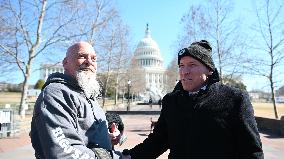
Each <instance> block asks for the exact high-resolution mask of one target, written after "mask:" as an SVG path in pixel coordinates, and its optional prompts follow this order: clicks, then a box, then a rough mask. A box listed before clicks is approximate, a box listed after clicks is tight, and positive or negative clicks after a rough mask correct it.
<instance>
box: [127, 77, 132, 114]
mask: <svg viewBox="0 0 284 159" xmlns="http://www.w3.org/2000/svg"><path fill="white" fill-rule="evenodd" d="M130 84H131V81H130V80H128V82H127V111H129V110H130Z"/></svg>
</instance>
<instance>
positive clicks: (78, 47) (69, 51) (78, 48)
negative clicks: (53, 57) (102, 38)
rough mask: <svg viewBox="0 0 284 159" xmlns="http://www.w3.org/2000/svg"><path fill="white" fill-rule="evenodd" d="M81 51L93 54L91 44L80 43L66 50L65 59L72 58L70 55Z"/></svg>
mask: <svg viewBox="0 0 284 159" xmlns="http://www.w3.org/2000/svg"><path fill="white" fill-rule="evenodd" d="M82 49H83V50H89V51H93V52H95V51H94V49H93V47H92V45H91V44H89V43H88V42H85V41H81V42H77V43H75V44H73V45H72V46H70V47H69V48H68V49H67V52H66V57H68V56H72V54H76V53H78V52H80V51H81V50H82Z"/></svg>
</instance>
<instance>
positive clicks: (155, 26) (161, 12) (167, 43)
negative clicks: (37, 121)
mask: <svg viewBox="0 0 284 159" xmlns="http://www.w3.org/2000/svg"><path fill="white" fill-rule="evenodd" d="M202 2H206V1H202ZM116 3H117V7H118V10H119V12H120V14H121V17H122V19H123V21H124V22H125V23H126V24H127V25H128V26H129V28H130V31H131V38H132V39H131V40H132V45H133V47H134V48H133V49H132V51H134V49H135V47H136V45H137V44H138V43H139V41H140V40H141V39H142V38H143V37H144V33H145V27H146V24H147V23H148V24H149V29H150V31H151V35H152V38H153V39H154V40H155V41H156V42H157V43H158V45H159V48H160V51H161V55H162V56H163V58H164V66H165V67H166V66H167V65H168V64H169V62H170V61H171V60H172V59H173V58H176V57H175V56H177V53H176V50H175V49H176V47H175V46H174V44H175V41H176V40H177V37H178V35H179V34H180V33H181V31H182V30H183V26H182V24H181V23H180V20H181V17H182V16H183V15H184V14H185V13H186V12H187V11H188V8H189V7H190V6H191V5H193V4H198V3H200V1H198V0H177V1H172V0H143V1H141V0H140V1H139V0H117V1H116ZM250 5H251V3H250V2H247V1H246V2H245V1H243V0H239V1H236V2H235V9H234V10H233V13H234V14H235V15H236V16H242V14H243V15H245V17H246V18H248V19H249V18H250V16H252V15H251V13H250V10H249V8H250V7H249V6H250ZM248 21H250V20H248ZM252 79H253V80H252ZM243 80H244V81H243V82H244V83H245V84H246V85H247V89H248V90H251V89H253V88H259V89H263V88H264V82H263V81H265V80H264V79H263V78H260V77H253V78H251V77H244V78H243Z"/></svg>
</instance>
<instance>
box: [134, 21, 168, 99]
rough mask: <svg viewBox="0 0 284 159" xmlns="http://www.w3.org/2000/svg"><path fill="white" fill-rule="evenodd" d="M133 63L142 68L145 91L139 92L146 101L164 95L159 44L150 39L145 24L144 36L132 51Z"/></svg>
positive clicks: (147, 27) (163, 77)
mask: <svg viewBox="0 0 284 159" xmlns="http://www.w3.org/2000/svg"><path fill="white" fill-rule="evenodd" d="M133 58H134V61H135V62H134V63H136V64H137V65H138V67H140V69H142V70H143V73H144V75H142V77H145V81H144V82H143V83H144V84H145V91H144V92H142V94H141V93H140V96H142V98H143V100H144V101H145V102H146V101H148V100H149V99H150V98H152V99H153V101H158V100H159V99H160V98H162V97H163V96H164V93H163V88H164V81H165V75H164V72H165V68H164V67H163V62H164V61H163V58H162V56H161V53H160V49H159V46H158V45H157V43H156V42H155V41H154V40H153V39H152V37H151V34H150V30H149V26H148V24H147V26H146V30H145V36H144V38H143V39H141V40H140V42H139V43H138V45H137V48H136V49H135V52H134V57H133Z"/></svg>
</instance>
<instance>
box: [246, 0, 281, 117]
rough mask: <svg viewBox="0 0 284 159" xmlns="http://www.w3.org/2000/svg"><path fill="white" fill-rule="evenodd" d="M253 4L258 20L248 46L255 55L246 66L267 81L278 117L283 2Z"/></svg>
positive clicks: (266, 1)
mask: <svg viewBox="0 0 284 159" xmlns="http://www.w3.org/2000/svg"><path fill="white" fill-rule="evenodd" d="M257 4H258V5H257ZM254 5H255V12H256V17H257V21H258V22H257V25H254V26H253V31H256V33H257V34H256V37H253V39H254V41H253V43H252V44H251V45H250V46H251V48H252V52H253V51H255V53H256V55H255V54H252V56H253V57H252V58H251V61H250V64H249V65H247V67H248V69H249V72H250V73H251V74H253V75H260V76H263V77H265V78H267V80H268V81H269V87H270V91H271V99H272V103H273V108H274V114H275V118H276V119H278V113H277V106H276V102H275V88H276V86H277V85H276V83H277V77H279V76H280V75H281V74H282V75H283V59H284V53H283V51H284V37H283V34H284V29H283V24H284V18H283V16H281V15H283V13H284V10H283V5H284V3H283V2H281V1H280V2H279V1H273V2H272V1H270V0H265V1H264V3H259V2H258V1H257V3H255V4H254ZM281 35H282V36H281ZM255 39H258V40H257V41H256V40H255ZM281 67H282V70H280V68H281ZM282 78H283V77H282Z"/></svg>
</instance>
